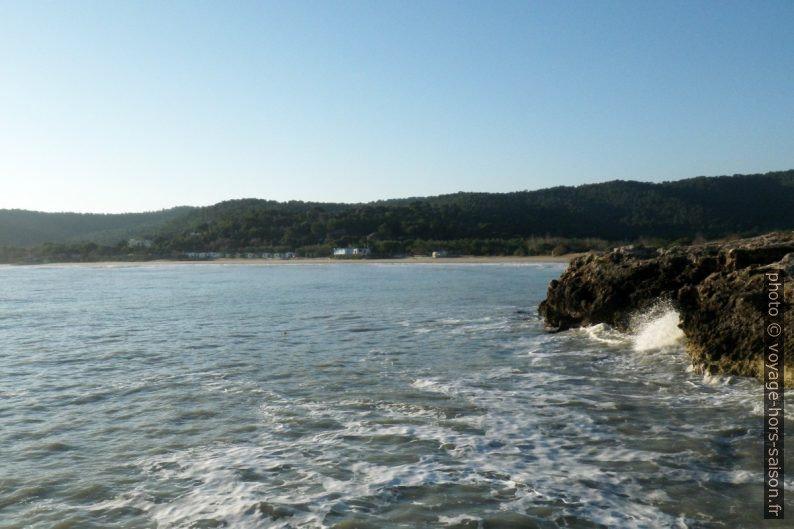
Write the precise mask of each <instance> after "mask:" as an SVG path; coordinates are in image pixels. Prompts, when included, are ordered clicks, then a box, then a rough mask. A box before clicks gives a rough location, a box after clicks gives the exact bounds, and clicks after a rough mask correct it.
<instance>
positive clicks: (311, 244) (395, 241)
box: [0, 170, 794, 260]
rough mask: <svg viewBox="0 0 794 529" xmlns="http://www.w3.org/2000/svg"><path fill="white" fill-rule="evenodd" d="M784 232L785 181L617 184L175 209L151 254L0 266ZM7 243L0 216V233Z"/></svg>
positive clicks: (19, 256)
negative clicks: (347, 248)
mask: <svg viewBox="0 0 794 529" xmlns="http://www.w3.org/2000/svg"><path fill="white" fill-rule="evenodd" d="M175 211H176V210H168V211H167V212H161V213H160V214H161V215H165V214H166V213H168V215H171V214H172V213H174V212H175ZM37 215H42V214H37ZM61 215H63V214H61ZM145 215H153V214H145ZM107 217H112V216H107ZM150 220H152V221H154V219H150ZM793 228H794V170H791V171H784V172H775V173H767V174H763V175H760V174H759V175H734V176H723V177H716V178H709V177H698V178H691V179H687V180H680V181H675V182H664V183H659V184H654V183H642V182H633V181H620V180H618V181H612V182H606V183H601V184H589V185H582V186H578V187H554V188H550V189H543V190H538V191H522V192H515V193H455V194H451V195H441V196H436V197H427V198H411V199H400V200H387V201H378V202H371V203H367V204H330V203H310V202H285V203H280V202H274V201H266V200H258V199H242V200H231V201H227V202H221V203H219V204H216V205H214V206H209V207H204V208H185V209H183V210H180V211H179V212H178V214H173V215H172V216H171V217H170V218H167V219H164V220H163V221H162V222H159V224H158V223H157V222H154V223H153V224H149V225H145V226H139V228H138V229H137V230H128V232H127V233H128V234H129V235H133V234H134V235H135V236H137V237H144V238H146V239H148V240H151V241H152V245H151V246H150V247H146V248H143V247H130V246H128V245H127V244H126V243H125V242H123V241H122V242H118V243H117V244H116V245H114V246H98V245H96V244H94V245H91V244H90V243H88V244H76V243H74V244H71V245H57V244H56V245H49V246H38V247H36V248H32V249H26V250H20V249H9V248H6V249H5V250H3V251H0V258H5V260H24V259H28V260H40V259H47V258H48V257H49V258H52V259H57V260H66V259H69V260H75V259H78V258H79V259H89V260H90V259H96V258H100V257H105V258H107V257H116V258H152V257H179V256H180V255H184V254H185V253H187V252H197V251H200V252H224V253H229V252H232V253H234V252H243V253H245V252H256V253H260V252H284V251H295V252H297V253H298V255H309V256H327V255H329V254H330V251H331V249H332V248H333V247H336V246H347V245H352V246H361V247H363V246H366V247H369V248H370V249H371V251H372V253H373V254H374V255H382V256H387V255H404V254H427V253H430V252H432V251H434V250H440V249H444V250H448V251H450V252H452V253H459V254H473V255H532V254H543V253H545V254H548V253H563V252H566V251H580V250H586V249H590V248H604V247H607V246H609V245H611V244H613V243H617V242H634V241H646V242H652V243H656V244H659V243H662V244H666V243H672V242H690V241H691V240H692V239H693V238H707V239H711V238H719V237H726V236H745V235H753V234H757V233H761V232H767V231H773V230H783V229H793ZM11 231H13V230H11ZM8 232H9V227H8V226H7V225H3V217H2V216H0V233H8ZM84 238H85V239H87V240H89V241H90V242H102V241H97V240H96V239H94V240H93V241H91V237H88V236H85V237H84ZM6 240H7V239H6ZM53 240H55V239H53ZM3 252H4V256H3ZM79 259H78V260H79Z"/></svg>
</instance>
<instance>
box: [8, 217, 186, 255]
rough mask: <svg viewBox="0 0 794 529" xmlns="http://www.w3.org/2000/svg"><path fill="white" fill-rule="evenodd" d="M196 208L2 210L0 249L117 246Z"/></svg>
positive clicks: (154, 229)
mask: <svg viewBox="0 0 794 529" xmlns="http://www.w3.org/2000/svg"><path fill="white" fill-rule="evenodd" d="M191 209H193V208H190V207H177V208H171V209H164V210H162V211H152V212H147V213H121V214H96V213H42V212H40V211H26V210H22V209H0V246H19V247H29V246H33V245H36V244H42V243H48V242H49V243H63V242H75V241H90V242H95V243H99V244H115V243H117V242H118V241H120V240H124V239H128V238H130V237H135V236H138V235H141V234H142V233H147V232H153V231H156V230H157V229H159V228H160V227H161V226H163V225H164V224H165V223H167V222H169V221H171V220H174V219H176V218H178V217H181V216H183V215H185V214H186V213H187V212H188V211H190V210H191Z"/></svg>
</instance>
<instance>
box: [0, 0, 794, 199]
mask: <svg viewBox="0 0 794 529" xmlns="http://www.w3.org/2000/svg"><path fill="white" fill-rule="evenodd" d="M793 32H794V2H792V1H789V0H785V1H777V2H755V1H752V2H751V1H748V2H732V1H720V2H708V1H703V2H674V1H667V0H665V1H658V2H637V1H584V2H560V1H552V0H548V1H543V2H538V1H526V2H507V1H497V2H488V1H481V2H452V1H439V0H427V1H423V2H420V1H361V2H331V1H311V2H300V1H293V0H289V1H288V0H284V1H283V2H264V1H262V2H239V1H237V2H236V1H223V2H221V1H218V2H204V1H187V2H177V1H164V2H163V1H158V2H137V1H136V2H132V1H105V0H103V1H97V2H84V1H57V2H40V1H26V0H25V1H23V0H19V1H15V2H7V1H3V0H0V68H1V69H2V70H0V71H2V75H1V76H0V79H2V81H0V183H1V184H2V185H0V208H26V209H37V210H44V211H92V212H120V211H141V210H152V209H160V208H164V207H170V206H174V205H181V204H189V205H206V204H212V203H215V202H218V201H220V200H225V199H229V198H241V197H259V198H269V199H276V200H289V199H298V200H316V201H342V202H359V201H370V200H376V199H381V198H396V197H405V196H423V195H434V194H441V193H450V192H455V191H460V190H465V191H515V190H523V189H538V188H542V187H549V186H554V185H573V184H580V183H586V182H598V181H604V180H612V179H616V178H620V179H635V180H644V181H661V180H673V179H679V178H685V177H690V176H698V175H718V174H733V173H747V172H765V171H770V170H779V169H790V168H794V36H793V35H794V33H793Z"/></svg>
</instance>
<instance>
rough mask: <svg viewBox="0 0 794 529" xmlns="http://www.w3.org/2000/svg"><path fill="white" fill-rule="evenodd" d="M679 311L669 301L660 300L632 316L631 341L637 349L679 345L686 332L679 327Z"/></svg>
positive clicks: (644, 349) (649, 349)
mask: <svg viewBox="0 0 794 529" xmlns="http://www.w3.org/2000/svg"><path fill="white" fill-rule="evenodd" d="M679 321H680V317H679V315H678V311H676V310H675V308H674V307H673V306H672V304H671V303H670V302H668V301H663V302H660V303H658V304H656V305H654V306H653V307H651V308H650V309H649V310H647V311H644V312H642V313H640V314H638V315H636V316H635V317H634V318H632V322H631V328H632V330H633V332H632V333H631V338H630V339H631V343H632V348H633V349H634V350H635V351H651V350H655V349H668V348H673V347H679V346H680V345H681V343H682V341H683V339H684V332H683V331H682V330H681V329H680V328H679V327H678V323H679Z"/></svg>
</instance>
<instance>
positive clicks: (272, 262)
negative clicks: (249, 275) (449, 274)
mask: <svg viewBox="0 0 794 529" xmlns="http://www.w3.org/2000/svg"><path fill="white" fill-rule="evenodd" d="M580 255H584V254H581V253H574V254H565V255H531V256H521V257H519V256H485V257H475V256H464V257H435V258H434V257H403V258H387V259H334V258H331V257H299V258H295V259H261V258H255V259H244V258H240V259H237V258H221V259H211V260H210V259H207V260H193V261H188V260H176V259H156V260H152V261H87V262H52V263H19V264H17V263H3V264H0V267H12V266H13V267H18V266H25V267H41V266H47V267H50V266H64V267H81V266H85V267H92V266H101V267H114V266H115V267H123V266H135V267H146V266H163V265H242V266H295V265H330V264H345V265H366V264H394V265H397V264H423V265H424V264H429V265H449V264H468V265H476V264H543V263H556V264H566V263H568V262H570V261H571V259H574V258H575V257H578V256H580Z"/></svg>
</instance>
